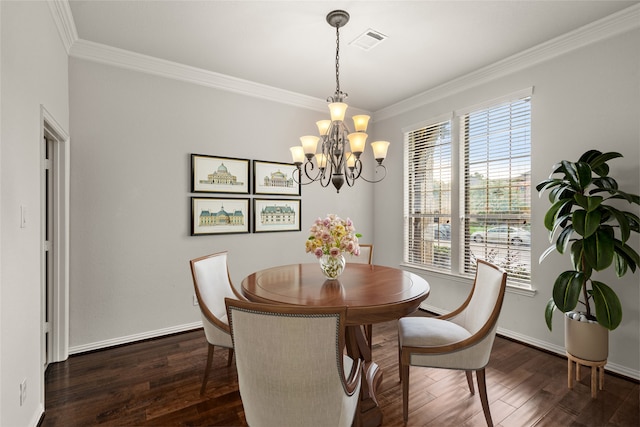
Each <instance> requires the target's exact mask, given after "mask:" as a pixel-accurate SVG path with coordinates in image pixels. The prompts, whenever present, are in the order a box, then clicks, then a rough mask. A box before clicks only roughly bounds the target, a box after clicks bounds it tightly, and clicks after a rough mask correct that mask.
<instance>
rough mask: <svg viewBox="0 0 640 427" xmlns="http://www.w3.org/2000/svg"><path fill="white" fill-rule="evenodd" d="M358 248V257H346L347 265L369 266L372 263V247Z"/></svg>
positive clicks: (363, 246)
mask: <svg viewBox="0 0 640 427" xmlns="http://www.w3.org/2000/svg"><path fill="white" fill-rule="evenodd" d="M359 246H360V255H358V256H353V255H347V256H346V257H345V258H346V260H347V263H352V264H371V261H373V245H368V244H367V245H362V244H361V245H359Z"/></svg>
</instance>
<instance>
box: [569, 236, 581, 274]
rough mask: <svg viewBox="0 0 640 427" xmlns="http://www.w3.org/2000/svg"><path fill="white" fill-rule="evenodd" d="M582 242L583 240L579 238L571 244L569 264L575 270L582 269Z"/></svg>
mask: <svg viewBox="0 0 640 427" xmlns="http://www.w3.org/2000/svg"><path fill="white" fill-rule="evenodd" d="M582 242H583V240H582V239H580V240H576V241H575V242H573V243H572V244H571V253H570V255H571V265H573V269H574V270H576V271H577V270H582V258H583V257H584V253H583V251H582Z"/></svg>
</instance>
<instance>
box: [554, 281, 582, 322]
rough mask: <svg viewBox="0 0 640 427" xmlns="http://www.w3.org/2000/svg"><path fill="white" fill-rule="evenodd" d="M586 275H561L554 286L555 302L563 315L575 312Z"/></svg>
mask: <svg viewBox="0 0 640 427" xmlns="http://www.w3.org/2000/svg"><path fill="white" fill-rule="evenodd" d="M583 282H584V274H582V273H581V272H579V271H565V272H563V273H561V274H560V275H559V276H558V278H557V279H556V281H555V283H554V284H553V302H554V303H555V304H556V306H557V307H558V309H559V310H560V311H562V312H563V313H566V312H567V311H571V310H573V309H574V308H575V307H576V305H577V304H578V298H579V297H580V291H581V289H582V284H583Z"/></svg>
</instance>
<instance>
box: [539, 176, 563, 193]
mask: <svg viewBox="0 0 640 427" xmlns="http://www.w3.org/2000/svg"><path fill="white" fill-rule="evenodd" d="M560 184H562V180H561V179H558V178H550V179H545V180H544V181H542V182H540V184H538V185H536V190H538V192H539V193H540V196H542V193H544V192H545V191H546V190H548V189H550V188H553V187H556V186H558V185H560Z"/></svg>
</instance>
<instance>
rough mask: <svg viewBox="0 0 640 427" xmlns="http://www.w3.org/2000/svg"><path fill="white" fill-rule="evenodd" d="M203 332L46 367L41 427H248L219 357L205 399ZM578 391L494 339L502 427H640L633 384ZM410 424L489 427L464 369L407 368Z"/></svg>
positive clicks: (608, 380)
mask: <svg viewBox="0 0 640 427" xmlns="http://www.w3.org/2000/svg"><path fill="white" fill-rule="evenodd" d="M396 323H397V322H389V323H382V324H378V325H374V346H373V356H374V360H376V361H377V362H378V364H379V365H380V367H381V368H382V369H383V371H384V379H383V382H382V384H381V387H380V391H379V395H378V398H379V403H380V405H381V407H382V410H383V413H384V419H383V425H384V426H402V425H403V423H402V391H401V387H400V383H399V381H398V365H397V333H396V327H397V325H396ZM206 355H207V348H206V341H205V338H204V333H203V331H202V330H197V331H192V332H187V333H183V334H177V335H172V336H169V337H164V338H159V339H155V340H150V341H145V342H139V343H133V344H129V345H125V346H121V347H116V348H112V349H107V350H102V351H97V352H93V353H87V354H82V355H76V356H72V357H70V358H69V360H67V361H65V362H62V363H56V364H53V365H51V366H49V368H48V370H47V374H46V391H45V408H46V410H45V415H44V417H43V419H42V421H41V424H40V425H41V426H43V427H46V426H65V427H71V426H82V427H86V426H94V425H110V426H147V425H149V426H205V425H207V426H244V425H246V422H245V420H244V415H243V409H242V402H241V400H240V394H239V393H238V384H237V376H236V370H235V365H234V364H232V365H231V367H227V363H226V356H227V350H225V349H218V350H216V352H215V359H214V369H213V370H212V373H211V376H210V379H209V384H208V387H207V391H206V394H205V395H204V396H203V397H201V396H200V395H199V389H200V384H201V378H202V373H203V370H204V366H205V363H206ZM581 374H582V378H581V380H580V381H579V382H578V383H577V384H575V386H574V389H573V390H569V389H568V388H567V362H566V359H563V358H561V357H558V356H554V355H551V354H548V353H545V352H542V351H539V350H536V349H533V348H531V347H527V346H524V345H521V344H518V343H515V342H513V341H510V340H507V339H504V338H500V337H498V338H496V342H495V344H494V347H493V352H492V356H491V361H490V362H489V366H488V367H487V384H488V385H487V387H488V394H489V402H490V405H491V412H492V416H493V420H494V424H495V425H496V426H503V427H512V426H595V427H602V426H629V427H631V426H634V427H636V426H640V390H639V385H638V383H637V382H635V381H631V380H628V379H624V378H620V377H618V376H615V375H611V374H609V373H607V374H606V375H605V384H604V385H605V388H604V390H602V391H599V392H598V397H597V399H591V397H590V383H589V379H590V378H589V374H590V372H589V369H588V368H583V369H582V372H581ZM410 380H411V381H410V392H409V395H410V400H409V423H408V425H409V426H438V427H440V426H485V425H486V424H485V421H484V417H483V414H482V407H481V405H480V398H479V397H478V396H477V394H476V395H475V396H472V395H471V394H470V393H469V389H468V388H467V383H466V380H465V376H464V373H463V372H457V371H449V370H437V369H428V368H411V375H410Z"/></svg>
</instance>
